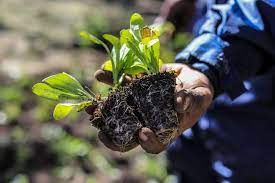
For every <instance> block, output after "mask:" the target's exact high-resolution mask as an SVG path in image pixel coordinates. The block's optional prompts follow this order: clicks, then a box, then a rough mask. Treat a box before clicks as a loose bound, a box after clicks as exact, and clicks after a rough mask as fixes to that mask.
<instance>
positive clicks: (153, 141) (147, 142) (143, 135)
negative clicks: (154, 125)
mask: <svg viewBox="0 0 275 183" xmlns="http://www.w3.org/2000/svg"><path fill="white" fill-rule="evenodd" d="M139 143H140V146H141V147H142V148H143V149H144V150H145V151H146V152H147V153H151V154H158V153H160V152H162V151H163V150H164V149H165V146H164V145H163V144H162V143H161V142H160V141H159V140H158V139H157V137H156V135H155V133H154V132H153V131H152V130H150V129H149V128H142V129H141V130H140V132H139Z"/></svg>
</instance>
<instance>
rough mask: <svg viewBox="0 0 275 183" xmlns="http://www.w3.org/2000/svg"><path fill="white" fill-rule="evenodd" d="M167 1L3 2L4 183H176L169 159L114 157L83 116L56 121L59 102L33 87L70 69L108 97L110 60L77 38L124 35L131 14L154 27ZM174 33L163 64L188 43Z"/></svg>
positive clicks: (0, 147)
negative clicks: (105, 68)
mask: <svg viewBox="0 0 275 183" xmlns="http://www.w3.org/2000/svg"><path fill="white" fill-rule="evenodd" d="M161 3H162V1H161V0H150V1H149V0H131V1H127V0H0V183H2V182H3V183H6V182H11V183H62V182H66V183H96V182H99V183H105V182H106V183H109V182H119V183H120V182H124V183H128V182H129V183H143V182H149V183H155V182H164V183H170V182H175V178H174V176H173V175H170V174H169V168H167V164H166V160H165V154H164V153H163V154H160V155H148V154H146V153H144V152H143V151H142V150H141V149H140V148H137V149H135V150H133V151H131V152H128V153H123V154H122V153H116V152H112V151H110V150H108V149H107V148H105V147H104V146H103V145H102V144H101V143H100V142H99V141H98V139H97V131H96V129H95V128H93V127H92V126H91V125H90V123H89V116H88V115H87V114H86V113H85V112H83V113H76V114H74V115H73V116H72V115H71V116H70V117H68V118H66V119H65V120H62V121H54V120H53V117H52V111H53V109H54V106H55V104H56V103H55V102H52V101H49V100H45V99H41V98H38V97H37V96H35V95H34V94H32V92H31V88H32V85H33V84H34V83H36V82H39V81H41V80H42V79H43V78H45V77H46V76H49V75H51V74H54V73H58V72H62V71H65V72H67V73H69V74H71V75H73V76H75V77H76V78H77V79H78V80H79V81H81V83H82V84H83V85H87V86H89V87H90V88H91V89H92V90H93V91H95V92H101V93H106V92H107V91H108V89H109V87H108V86H106V85H104V84H101V83H99V82H97V81H95V79H94V77H93V73H94V71H95V70H96V69H98V68H99V67H100V65H101V64H102V62H103V61H105V60H106V55H105V53H104V51H103V50H102V49H101V48H98V47H95V46H90V47H88V48H87V47H83V46H81V42H80V39H79V37H78V32H79V31H81V30H86V31H88V32H90V33H93V34H95V35H98V36H100V35H101V34H103V33H111V34H115V35H118V34H119V30H120V29H122V28H127V27H128V24H129V23H128V22H129V18H130V15H131V14H132V13H133V12H138V13H141V14H142V15H144V17H145V19H146V21H147V22H148V23H152V22H153V20H154V19H155V18H156V16H157V15H158V13H159V9H160V6H161ZM168 32H169V31H168ZM170 33H171V32H170ZM170 33H167V34H166V35H164V36H163V37H162V42H163V45H165V46H164V47H163V48H162V50H161V51H162V59H163V60H164V62H172V61H173V58H174V56H175V53H176V51H178V50H179V49H182V48H183V47H184V46H185V45H186V44H187V42H188V41H189V40H190V36H189V35H188V34H183V33H178V34H176V35H173V39H171V34H170Z"/></svg>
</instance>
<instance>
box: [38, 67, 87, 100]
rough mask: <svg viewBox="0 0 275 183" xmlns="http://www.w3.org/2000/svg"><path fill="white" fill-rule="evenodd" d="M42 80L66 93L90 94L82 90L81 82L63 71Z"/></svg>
mask: <svg viewBox="0 0 275 183" xmlns="http://www.w3.org/2000/svg"><path fill="white" fill-rule="evenodd" d="M42 81H43V82H45V83H47V84H48V85H50V86H51V87H52V88H54V89H58V90H61V91H63V92H66V93H71V94H74V95H81V94H86V95H87V96H90V94H89V93H88V92H86V91H85V90H84V88H83V87H82V86H81V84H80V83H79V82H78V81H77V80H76V79H75V78H74V77H73V76H71V75H69V74H67V73H65V72H63V73H59V74H55V75H52V76H49V77H47V78H45V79H43V80H42ZM90 97H91V96H90Z"/></svg>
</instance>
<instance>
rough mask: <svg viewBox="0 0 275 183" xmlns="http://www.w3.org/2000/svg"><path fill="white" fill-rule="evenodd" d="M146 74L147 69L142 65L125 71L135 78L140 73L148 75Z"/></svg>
mask: <svg viewBox="0 0 275 183" xmlns="http://www.w3.org/2000/svg"><path fill="white" fill-rule="evenodd" d="M146 72H147V69H146V67H144V66H143V65H142V64H136V65H133V66H131V67H129V68H127V69H125V73H126V74H129V75H131V76H135V75H138V74H140V73H146Z"/></svg>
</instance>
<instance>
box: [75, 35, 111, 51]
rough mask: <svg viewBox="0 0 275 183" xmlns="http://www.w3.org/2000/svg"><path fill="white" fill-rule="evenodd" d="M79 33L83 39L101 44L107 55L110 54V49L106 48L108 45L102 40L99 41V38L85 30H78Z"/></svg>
mask: <svg viewBox="0 0 275 183" xmlns="http://www.w3.org/2000/svg"><path fill="white" fill-rule="evenodd" d="M79 35H80V36H81V37H82V39H84V40H86V41H90V42H92V43H95V44H99V45H101V46H103V47H104V49H105V50H106V52H107V53H108V55H110V49H109V48H108V46H107V45H106V44H105V43H104V42H103V41H101V40H100V39H98V38H97V37H95V36H94V35H92V34H89V33H88V32H86V31H82V32H80V33H79Z"/></svg>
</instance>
